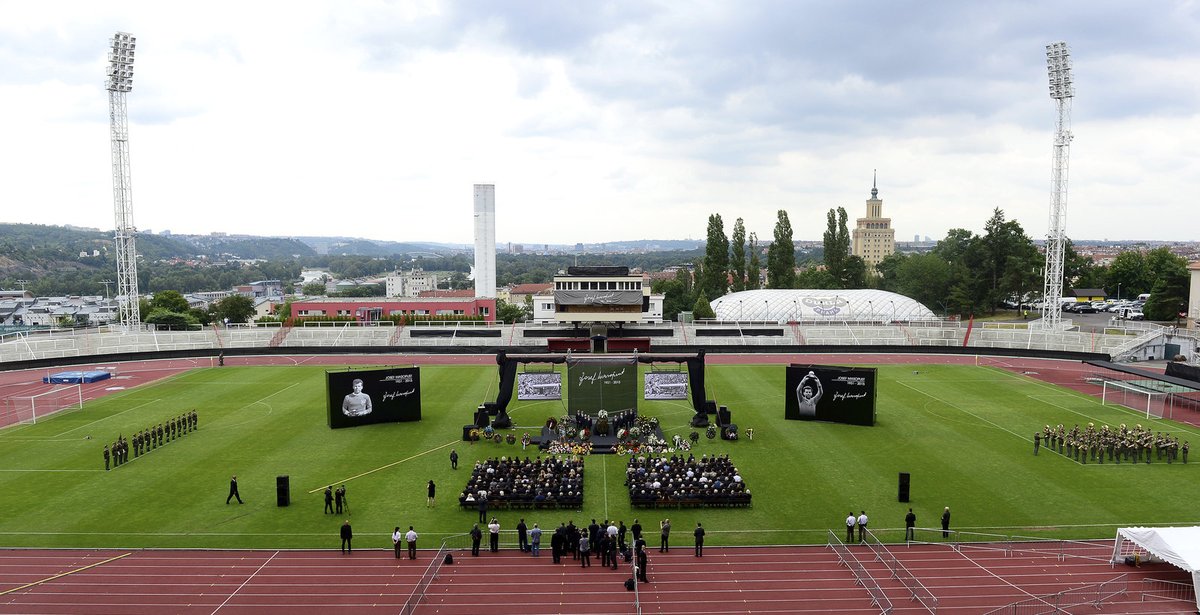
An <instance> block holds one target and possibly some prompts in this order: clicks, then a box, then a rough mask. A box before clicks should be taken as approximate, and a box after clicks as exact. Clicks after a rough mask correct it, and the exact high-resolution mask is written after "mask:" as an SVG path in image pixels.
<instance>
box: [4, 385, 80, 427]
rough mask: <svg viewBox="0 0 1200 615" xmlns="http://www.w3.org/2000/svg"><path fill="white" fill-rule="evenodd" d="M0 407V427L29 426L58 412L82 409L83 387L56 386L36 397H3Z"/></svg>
mask: <svg viewBox="0 0 1200 615" xmlns="http://www.w3.org/2000/svg"><path fill="white" fill-rule="evenodd" d="M3 402H4V403H3V405H2V406H0V427H3V426H7V425H17V424H20V425H31V424H35V423H37V421H38V419H39V418H44V417H46V416H48V415H50V414H53V413H55V412H58V411H60V410H70V409H77V408H82V407H83V386H82V385H78V384H64V385H56V386H55V387H54V388H53V389H51V390H49V391H46V392H44V393H38V394H37V395H21V396H15V397H5V398H4V400H3Z"/></svg>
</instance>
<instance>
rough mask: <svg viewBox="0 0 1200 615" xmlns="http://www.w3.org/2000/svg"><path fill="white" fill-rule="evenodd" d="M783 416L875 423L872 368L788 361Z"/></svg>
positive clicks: (853, 422)
mask: <svg viewBox="0 0 1200 615" xmlns="http://www.w3.org/2000/svg"><path fill="white" fill-rule="evenodd" d="M784 394H785V396H784V414H783V416H784V418H786V419H790V420H796V421H829V422H833V423H849V424H851V425H874V424H875V368H872V367H837V366H832V365H789V366H788V367H787V385H786V387H785V390H784Z"/></svg>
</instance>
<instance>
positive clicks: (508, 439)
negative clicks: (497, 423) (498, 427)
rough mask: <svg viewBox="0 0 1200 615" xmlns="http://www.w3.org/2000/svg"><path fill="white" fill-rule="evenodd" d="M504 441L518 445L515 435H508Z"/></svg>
mask: <svg viewBox="0 0 1200 615" xmlns="http://www.w3.org/2000/svg"><path fill="white" fill-rule="evenodd" d="M504 441H505V442H508V443H509V444H516V443H517V437H516V436H514V435H513V434H508V435H507V436H504Z"/></svg>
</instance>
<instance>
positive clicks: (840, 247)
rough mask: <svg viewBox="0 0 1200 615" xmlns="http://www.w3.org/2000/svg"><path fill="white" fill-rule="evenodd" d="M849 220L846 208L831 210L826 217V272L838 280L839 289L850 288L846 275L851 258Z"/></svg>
mask: <svg viewBox="0 0 1200 615" xmlns="http://www.w3.org/2000/svg"><path fill="white" fill-rule="evenodd" d="M848 218H849V216H847V214H846V208H845V207H838V208H837V209H830V210H829V213H828V214H826V216H825V234H824V236H823V237H822V239H823V241H822V243H823V245H824V246H825V254H824V258H825V270H826V271H828V272H829V275H831V276H833V279H835V280H837V283H838V286H837V288H850V286H847V282H848V281H849V280H847V275H846V267H847V263H848V261H849V258H850V231H849V230H847V228H846V220H847V219H848ZM859 286H861V284H860V285H859Z"/></svg>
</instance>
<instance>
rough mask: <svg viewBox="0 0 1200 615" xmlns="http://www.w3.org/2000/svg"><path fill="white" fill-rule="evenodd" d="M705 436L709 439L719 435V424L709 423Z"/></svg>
mask: <svg viewBox="0 0 1200 615" xmlns="http://www.w3.org/2000/svg"><path fill="white" fill-rule="evenodd" d="M704 437H706V438H708V439H709V440H712V439H713V438H715V437H717V426H716V425H713V424H712V423H709V424H708V429H705V430H704Z"/></svg>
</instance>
